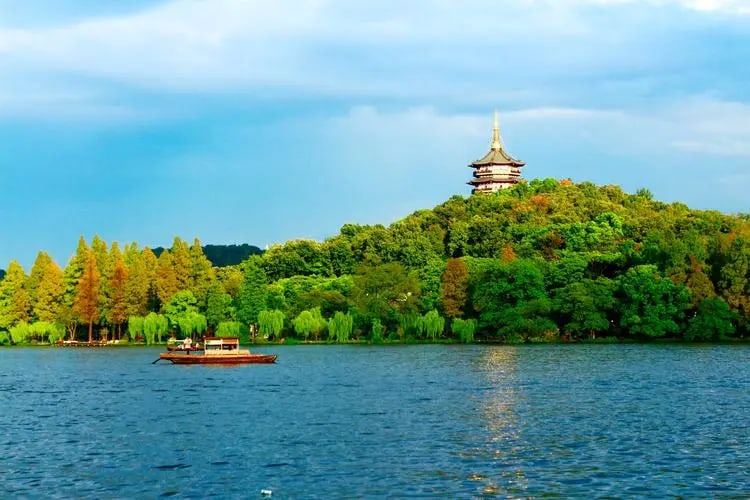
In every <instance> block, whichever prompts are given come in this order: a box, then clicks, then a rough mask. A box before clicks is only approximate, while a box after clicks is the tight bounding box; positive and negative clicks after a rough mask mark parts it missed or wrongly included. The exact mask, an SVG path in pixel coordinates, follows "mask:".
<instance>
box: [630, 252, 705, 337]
mask: <svg viewBox="0 0 750 500" xmlns="http://www.w3.org/2000/svg"><path fill="white" fill-rule="evenodd" d="M618 288H619V300H618V302H617V304H618V306H619V308H620V315H621V318H620V326H622V327H623V328H625V329H626V330H627V331H628V332H630V333H631V334H632V335H637V336H643V337H648V338H656V337H663V336H665V335H667V334H673V333H677V332H678V331H679V330H680V326H679V321H680V320H681V319H682V317H683V315H684V311H685V309H687V307H688V305H689V303H690V292H689V290H688V289H687V288H685V287H684V286H682V285H675V284H674V283H672V282H671V281H670V280H668V279H667V278H664V277H662V276H661V275H660V274H659V271H658V269H657V268H656V266H652V265H640V266H635V267H632V268H630V269H628V270H627V272H625V274H623V275H622V276H620V278H619V287H618Z"/></svg>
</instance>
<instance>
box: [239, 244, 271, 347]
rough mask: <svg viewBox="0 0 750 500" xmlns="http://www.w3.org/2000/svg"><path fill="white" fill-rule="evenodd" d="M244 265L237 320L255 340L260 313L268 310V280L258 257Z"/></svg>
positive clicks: (252, 258)
mask: <svg viewBox="0 0 750 500" xmlns="http://www.w3.org/2000/svg"><path fill="white" fill-rule="evenodd" d="M244 265H245V274H244V279H243V281H242V287H241V288H240V293H239V295H238V297H237V300H236V306H235V310H236V315H237V319H238V320H239V321H240V322H241V323H243V324H245V325H248V327H249V328H250V331H251V334H252V337H253V340H255V333H254V332H255V325H256V324H257V323H258V313H259V312H260V311H262V310H263V309H265V308H266V295H267V278H266V273H265V272H264V271H263V269H262V268H261V267H260V265H259V262H258V259H257V257H251V258H250V259H248V260H247V261H246V262H245V264H244Z"/></svg>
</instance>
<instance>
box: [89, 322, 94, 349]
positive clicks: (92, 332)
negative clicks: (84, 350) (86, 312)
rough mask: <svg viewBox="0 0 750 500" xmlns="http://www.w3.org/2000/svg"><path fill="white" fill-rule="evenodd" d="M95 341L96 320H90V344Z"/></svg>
mask: <svg viewBox="0 0 750 500" xmlns="http://www.w3.org/2000/svg"><path fill="white" fill-rule="evenodd" d="M93 341H94V320H93V319H90V320H89V344H91V343H92V342H93Z"/></svg>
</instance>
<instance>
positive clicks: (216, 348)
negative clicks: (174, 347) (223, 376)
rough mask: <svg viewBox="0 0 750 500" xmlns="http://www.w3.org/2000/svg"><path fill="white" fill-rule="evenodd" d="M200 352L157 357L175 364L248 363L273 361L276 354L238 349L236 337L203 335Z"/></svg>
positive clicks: (173, 352)
mask: <svg viewBox="0 0 750 500" xmlns="http://www.w3.org/2000/svg"><path fill="white" fill-rule="evenodd" d="M203 340H204V342H203V349H202V352H201V353H198V354H191V353H190V351H184V352H176V351H170V352H163V353H161V354H159V359H157V360H156V361H159V360H162V359H166V360H168V361H171V362H172V363H174V364H176V365H206V364H217V365H241V364H248V363H265V364H267V363H274V362H276V354H256V353H251V352H250V351H248V350H247V349H240V339H239V338H238V337H204V339H203ZM156 361H154V363H155V362H156Z"/></svg>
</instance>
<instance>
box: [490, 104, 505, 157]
mask: <svg viewBox="0 0 750 500" xmlns="http://www.w3.org/2000/svg"><path fill="white" fill-rule="evenodd" d="M502 147H503V145H502V142H501V141H500V125H499V124H498V119H497V110H495V125H494V127H493V128H492V146H491V148H490V149H500V148H502Z"/></svg>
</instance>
